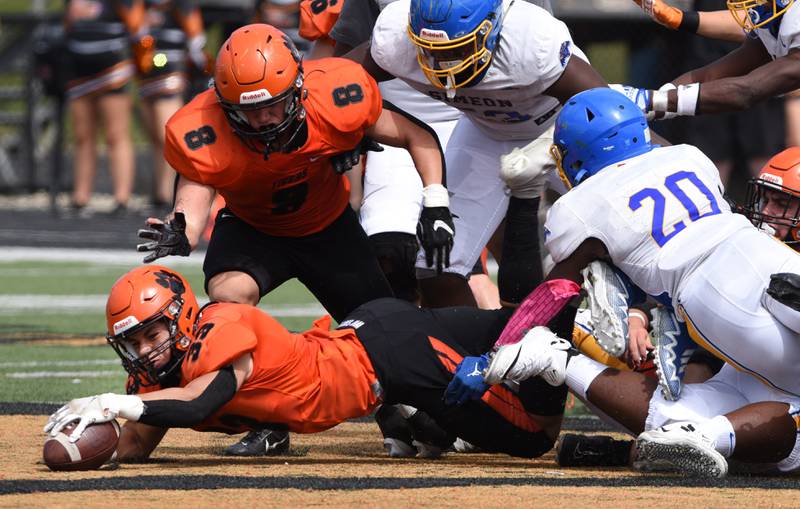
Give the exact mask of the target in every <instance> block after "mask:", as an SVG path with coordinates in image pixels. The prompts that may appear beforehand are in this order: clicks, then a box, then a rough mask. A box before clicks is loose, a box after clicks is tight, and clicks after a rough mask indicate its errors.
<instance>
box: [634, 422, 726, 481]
mask: <svg viewBox="0 0 800 509" xmlns="http://www.w3.org/2000/svg"><path fill="white" fill-rule="evenodd" d="M633 468H635V469H636V470H640V471H644V472H678V473H682V474H687V475H692V476H698V477H725V475H727V473H728V461H727V460H726V459H725V457H724V456H723V455H722V454H720V453H719V452H718V451H717V450H716V449H715V448H714V441H713V440H712V439H711V438H709V437H708V436H706V435H704V434H703V433H701V432H700V431H698V429H697V425H696V424H694V423H691V422H674V423H671V424H667V425H665V426H662V427H660V428H658V429H656V430H651V431H645V432H644V433H642V434H640V435H639V437H638V438H637V439H636V459H635V460H634V461H633Z"/></svg>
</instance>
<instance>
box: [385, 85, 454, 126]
mask: <svg viewBox="0 0 800 509" xmlns="http://www.w3.org/2000/svg"><path fill="white" fill-rule="evenodd" d="M378 87H380V89H381V96H382V97H383V98H384V99H385V100H387V101H389V102H390V103H392V104H394V105H395V106H397V107H398V108H400V109H401V110H403V111H405V112H407V113H410V114H411V115H414V116H415V117H417V118H418V119H420V120H422V121H423V122H425V123H426V124H436V123H440V122H452V121H456V120H458V117H460V116H461V112H460V111H458V110H457V109H455V108H453V107H452V106H448V105H447V104H445V103H443V102H439V101H432V100H431V98H430V97H428V96H427V95H423V94H421V93H419V92H418V91H416V90H414V89H413V88H411V87H410V86H408V84H406V83H405V82H403V81H402V80H398V79H394V80H389V81H384V82H382V83H379V84H378Z"/></svg>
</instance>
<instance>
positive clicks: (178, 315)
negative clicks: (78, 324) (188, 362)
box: [106, 265, 199, 387]
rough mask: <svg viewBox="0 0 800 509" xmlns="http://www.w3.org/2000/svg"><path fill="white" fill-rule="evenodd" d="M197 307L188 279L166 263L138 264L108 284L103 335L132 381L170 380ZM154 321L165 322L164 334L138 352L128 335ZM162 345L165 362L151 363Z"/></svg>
mask: <svg viewBox="0 0 800 509" xmlns="http://www.w3.org/2000/svg"><path fill="white" fill-rule="evenodd" d="M198 311H199V306H198V304H197V298H196V297H195V295H194V293H193V292H192V289H191V288H190V287H189V284H188V283H187V282H186V280H185V279H184V278H183V277H182V276H181V275H180V274H178V273H177V272H175V271H173V270H171V269H168V268H166V267H161V266H158V265H146V266H142V267H138V268H136V269H133V270H132V271H130V272H128V273H127V274H125V275H124V276H122V277H121V278H119V279H118V280H117V282H116V283H114V286H113V287H112V288H111V293H110V294H109V296H108V301H107V303H106V324H107V331H108V332H107V336H106V340H107V341H108V344H110V345H111V347H112V348H113V349H114V351H115V352H116V353H117V355H119V357H120V359H122V366H123V367H124V368H125V371H127V372H128V374H129V375H131V377H132V379H133V381H134V383H135V384H136V385H137V386H138V385H141V386H145V387H146V386H151V385H156V384H160V385H162V386H171V385H175V384H174V383H169V382H171V381H174V380H173V379H172V378H171V375H173V373H175V370H176V368H178V367H179V366H180V364H181V361H182V360H183V357H184V356H185V355H186V352H187V350H188V348H189V345H190V343H191V342H192V338H193V337H194V324H195V321H196V319H197V315H198ZM158 320H163V321H164V323H165V324H166V326H167V329H168V330H169V337H168V338H167V339H166V340H165V341H164V342H162V343H161V344H159V345H156V346H155V347H154V348H153V349H152V350H151V351H150V352H148V353H147V354H145V355H142V356H140V355H139V352H138V351H137V350H136V349H135V348H134V346H133V345H132V344H131V342H130V337H131V335H133V334H135V333H137V332H139V331H141V330H144V329H145V328H147V327H149V326H150V325H152V324H153V323H155V322H157V321H158ZM168 349H170V350H171V352H170V359H169V361H167V363H166V364H165V365H164V366H161V367H156V365H155V362H154V361H155V360H156V359H158V358H159V357H160V356H161V354H163V353H164V352H165V351H166V350H168Z"/></svg>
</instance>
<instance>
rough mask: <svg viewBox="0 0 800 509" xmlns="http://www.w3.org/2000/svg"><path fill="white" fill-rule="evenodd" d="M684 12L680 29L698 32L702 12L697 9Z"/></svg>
mask: <svg viewBox="0 0 800 509" xmlns="http://www.w3.org/2000/svg"><path fill="white" fill-rule="evenodd" d="M682 12H683V19H681V24H680V25H679V26H678V30H680V31H681V32H691V33H693V34H696V33H697V29H698V28H699V27H700V14H698V13H697V11H682Z"/></svg>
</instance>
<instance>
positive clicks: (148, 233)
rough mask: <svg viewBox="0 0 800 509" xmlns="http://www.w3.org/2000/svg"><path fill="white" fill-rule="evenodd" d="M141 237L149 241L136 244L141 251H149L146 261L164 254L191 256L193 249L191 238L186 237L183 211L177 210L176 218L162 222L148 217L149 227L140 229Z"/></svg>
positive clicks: (148, 261)
mask: <svg viewBox="0 0 800 509" xmlns="http://www.w3.org/2000/svg"><path fill="white" fill-rule="evenodd" d="M138 235H139V238H140V239H145V240H147V241H148V242H145V243H143V244H139V245H137V246H136V250H137V251H139V252H140V253H142V252H149V253H150V254H148V255H147V256H145V257H144V263H150V262H152V261H153V260H157V259H159V258H162V257H164V256H189V253H190V252H191V251H192V248H191V245H190V244H189V238H188V237H186V217H185V216H184V215H183V212H176V213H175V218H174V219H171V220H169V221H167V222H166V223H164V222H161V221H159V220H157V219H152V218H151V219H148V220H147V228H146V229H143V230H139V234H138Z"/></svg>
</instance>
